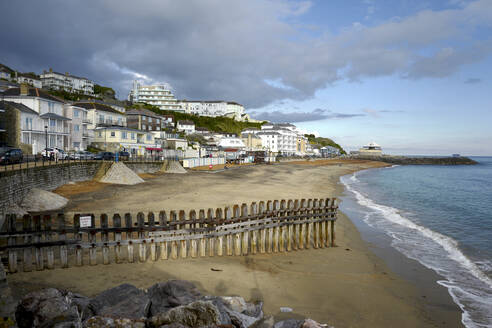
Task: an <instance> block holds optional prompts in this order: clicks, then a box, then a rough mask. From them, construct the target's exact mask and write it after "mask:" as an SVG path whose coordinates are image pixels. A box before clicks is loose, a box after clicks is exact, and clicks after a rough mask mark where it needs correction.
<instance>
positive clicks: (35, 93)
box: [3, 87, 65, 104]
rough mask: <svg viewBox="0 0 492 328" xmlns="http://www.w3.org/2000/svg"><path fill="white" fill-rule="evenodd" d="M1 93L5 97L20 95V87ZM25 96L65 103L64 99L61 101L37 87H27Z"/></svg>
mask: <svg viewBox="0 0 492 328" xmlns="http://www.w3.org/2000/svg"><path fill="white" fill-rule="evenodd" d="M3 94H4V95H5V97H19V96H20V88H10V89H7V90H5V91H4V92H3ZM26 96H28V97H38V98H43V99H46V100H50V101H56V102H59V103H62V104H64V103H65V101H63V100H62V99H60V98H57V97H55V96H52V95H50V94H49V93H47V92H45V91H44V90H41V89H38V88H32V87H29V88H28V92H27V95H26Z"/></svg>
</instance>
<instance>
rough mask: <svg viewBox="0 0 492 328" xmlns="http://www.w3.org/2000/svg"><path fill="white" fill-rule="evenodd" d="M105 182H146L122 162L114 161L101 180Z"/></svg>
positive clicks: (132, 183) (131, 183) (125, 183)
mask: <svg viewBox="0 0 492 328" xmlns="http://www.w3.org/2000/svg"><path fill="white" fill-rule="evenodd" d="M99 182H103V183H112V184H122V185H135V184H138V183H142V182H145V181H144V180H143V179H142V178H141V177H139V176H138V175H137V174H136V173H135V172H133V171H132V170H131V169H129V168H128V166H126V165H125V164H123V163H122V162H117V163H113V165H111V167H110V168H109V170H108V171H107V172H106V174H105V175H104V176H103V177H102V178H101V179H100V180H99Z"/></svg>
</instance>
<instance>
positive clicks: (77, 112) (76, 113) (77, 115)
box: [73, 109, 79, 117]
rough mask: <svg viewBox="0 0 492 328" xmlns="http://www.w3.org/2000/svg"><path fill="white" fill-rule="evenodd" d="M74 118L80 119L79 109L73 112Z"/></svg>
mask: <svg viewBox="0 0 492 328" xmlns="http://www.w3.org/2000/svg"><path fill="white" fill-rule="evenodd" d="M73 117H79V110H78V109H74V110H73Z"/></svg>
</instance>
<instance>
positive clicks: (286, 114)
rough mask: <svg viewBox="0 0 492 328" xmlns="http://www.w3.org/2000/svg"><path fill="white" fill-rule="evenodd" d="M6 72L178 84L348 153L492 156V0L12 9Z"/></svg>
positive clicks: (167, 1) (154, 1) (107, 1)
mask: <svg viewBox="0 0 492 328" xmlns="http://www.w3.org/2000/svg"><path fill="white" fill-rule="evenodd" d="M0 12H1V13H2V19H1V20H0V42H1V47H0V63H3V64H6V65H8V66H10V67H12V68H14V69H17V70H19V71H34V72H36V73H41V72H42V70H43V69H48V68H50V67H52V68H53V69H54V70H56V71H60V72H66V71H68V72H70V73H72V74H74V75H82V76H85V77H88V78H90V79H92V80H94V81H96V83H99V84H103V85H108V86H112V87H113V88H114V89H115V90H117V95H118V97H119V98H126V95H127V93H128V91H129V89H130V87H131V81H132V80H133V79H135V78H138V79H141V80H144V81H145V82H147V83H153V82H168V83H169V84H171V85H172V86H173V88H174V90H175V93H176V95H177V97H178V98H186V99H212V100H213V99H225V100H232V101H237V102H240V103H242V104H244V105H245V107H246V108H247V111H248V112H249V113H252V115H253V116H254V117H256V118H261V119H268V120H272V121H279V122H280V121H281V122H293V123H295V124H297V125H299V126H300V127H302V128H304V129H307V130H310V131H317V132H318V133H319V134H320V135H322V136H326V137H332V138H333V139H335V140H336V141H337V142H339V143H340V144H341V145H342V146H344V147H345V148H347V149H356V148H358V147H359V146H361V145H363V144H365V143H367V142H370V141H375V142H377V143H379V144H381V145H382V146H383V148H384V150H385V152H387V153H400V154H450V153H461V154H467V155H492V96H491V92H492V0H476V1H466V0H432V1H430V0H429V1H417V0H332V1H327V0H312V1H294V0H292V1H288V0H247V1H245V0H179V1H177V0H148V1H147V0H145V1H133V0H102V1H87V0H86V1H75V0H74V1H65V0H45V1H34V0H33V1H1V2H0Z"/></svg>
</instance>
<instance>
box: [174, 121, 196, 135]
mask: <svg viewBox="0 0 492 328" xmlns="http://www.w3.org/2000/svg"><path fill="white" fill-rule="evenodd" d="M176 130H178V131H183V132H184V133H185V134H193V133H195V123H193V122H192V121H186V120H182V121H178V122H177V123H176Z"/></svg>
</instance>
